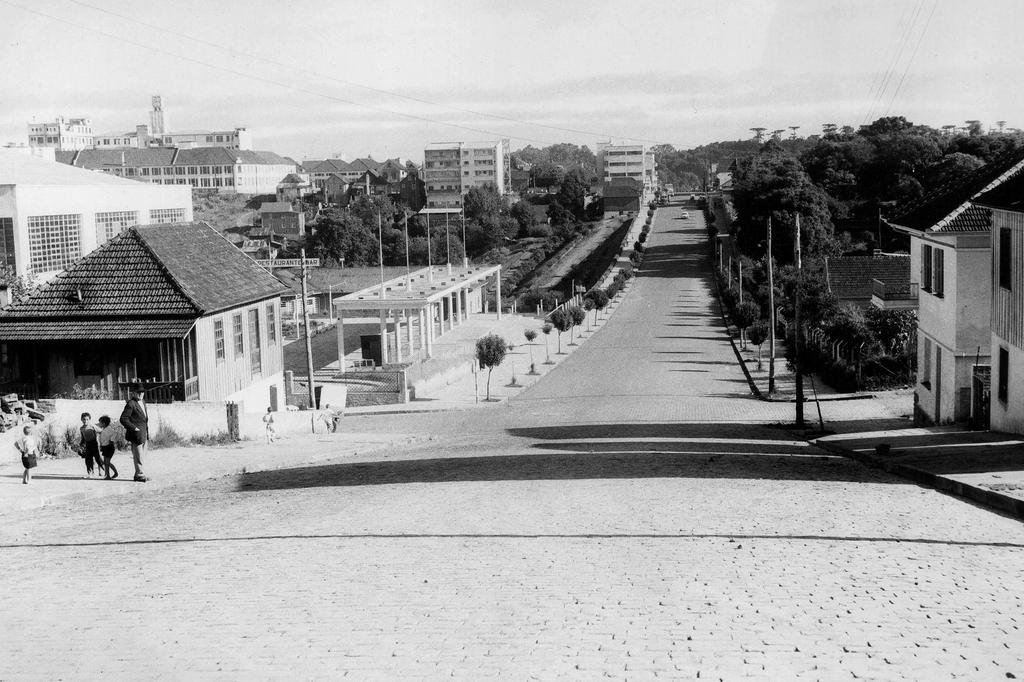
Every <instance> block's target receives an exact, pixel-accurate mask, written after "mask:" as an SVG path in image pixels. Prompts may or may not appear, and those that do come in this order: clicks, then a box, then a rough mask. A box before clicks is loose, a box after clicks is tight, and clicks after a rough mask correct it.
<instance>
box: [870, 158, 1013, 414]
mask: <svg viewBox="0 0 1024 682" xmlns="http://www.w3.org/2000/svg"><path fill="white" fill-rule="evenodd" d="M1022 169H1024V158H1022V155H1021V154H1016V155H1013V156H1010V157H1004V158H1002V159H995V160H993V161H991V162H989V163H988V164H986V165H985V166H983V167H982V168H980V169H978V170H976V171H974V172H972V173H970V174H968V175H966V176H964V177H960V178H957V179H955V180H954V181H952V182H949V183H946V184H945V185H943V186H941V187H938V188H936V189H935V190H933V191H932V192H930V193H929V194H927V195H926V196H924V197H923V198H922V199H921V200H920V201H918V202H917V203H915V204H913V205H911V206H909V207H907V209H906V210H904V211H903V212H902V213H901V214H900V215H897V216H896V217H894V218H891V219H889V220H888V221H887V222H888V223H889V224H890V225H892V227H893V228H894V229H895V230H896V231H898V232H902V233H904V234H906V235H908V236H909V237H910V258H911V266H910V277H911V282H912V283H913V284H915V285H916V286H917V289H918V290H919V292H920V293H919V295H918V320H917V382H916V385H915V389H914V392H915V417H916V418H918V419H921V420H923V421H925V422H931V423H937V424H945V423H950V422H966V421H968V420H972V419H973V420H974V421H984V415H982V414H977V412H979V411H981V410H980V409H979V408H978V405H979V404H980V403H979V402H978V401H980V400H981V396H980V395H976V391H975V390H974V388H975V377H976V376H986V377H987V375H988V372H989V365H990V362H991V357H990V355H989V352H990V348H991V346H992V336H991V334H992V332H991V329H990V321H991V316H992V307H991V300H992V285H991V281H990V278H989V277H988V276H987V274H988V272H989V270H990V269H991V260H992V244H991V236H990V233H991V231H992V221H991V216H990V211H988V210H986V209H983V208H980V207H978V206H975V205H974V204H973V203H972V200H973V199H974V198H975V197H977V196H978V195H979V194H981V193H982V192H986V191H988V190H991V189H993V188H996V187H998V186H999V185H1001V184H1002V183H1003V182H1005V181H1006V179H1007V178H1008V177H1010V176H1012V175H1013V174H1014V173H1017V172H1020V171H1021V170H1022ZM983 274H984V276H982V275H983ZM993 404H994V403H993Z"/></svg>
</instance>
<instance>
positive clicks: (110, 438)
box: [14, 386, 149, 484]
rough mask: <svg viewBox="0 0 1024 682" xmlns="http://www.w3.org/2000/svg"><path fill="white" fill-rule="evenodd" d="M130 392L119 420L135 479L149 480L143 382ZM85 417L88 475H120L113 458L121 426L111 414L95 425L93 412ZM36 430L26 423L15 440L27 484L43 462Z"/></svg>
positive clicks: (81, 449)
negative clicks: (144, 459)
mask: <svg viewBox="0 0 1024 682" xmlns="http://www.w3.org/2000/svg"><path fill="white" fill-rule="evenodd" d="M128 395H129V398H128V401H127V402H126V403H125V406H124V410H123V411H122V412H121V418H120V419H119V422H120V424H121V426H123V427H124V439H125V440H126V441H127V442H128V445H129V446H130V447H131V451H132V462H133V464H134V465H135V478H134V480H135V481H137V482H139V483H145V482H146V481H148V480H149V477H148V476H146V474H145V473H144V472H143V470H142V456H143V453H144V452H145V451H146V443H147V442H148V441H149V414H148V412H147V410H146V403H145V399H144V397H143V391H142V387H141V386H132V388H131V390H130V391H129V394H128ZM81 421H82V425H81V427H79V435H80V440H79V444H78V454H79V455H80V456H81V457H82V458H83V459H84V460H85V476H86V478H92V477H93V475H96V476H100V475H102V476H103V478H104V479H106V480H111V479H114V478H117V476H118V472H117V467H116V466H114V464H113V463H112V461H111V460H112V459H113V457H114V453H115V451H116V450H117V446H116V444H115V441H116V439H117V430H116V428H115V427H114V425H113V423H112V422H111V419H110V417H108V416H107V415H103V416H101V417H100V418H99V419H98V420H97V425H96V426H94V425H93V423H92V415H91V414H89V413H88V412H83V413H82V416H81ZM97 426H98V427H99V428H97ZM32 431H33V426H32V425H31V424H26V425H25V426H24V427H23V429H22V436H21V437H20V438H18V440H17V441H15V443H14V447H15V448H16V449H17V450H18V452H19V453H20V454H21V465H22V466H23V467H24V468H25V473H24V474H23V475H22V477H21V482H22V483H26V484H27V483H28V482H29V481H31V480H32V469H35V468H36V467H37V466H39V454H40V453H39V440H38V439H37V438H36V437H35V436H34V435H32Z"/></svg>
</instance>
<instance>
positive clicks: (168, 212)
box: [149, 208, 185, 225]
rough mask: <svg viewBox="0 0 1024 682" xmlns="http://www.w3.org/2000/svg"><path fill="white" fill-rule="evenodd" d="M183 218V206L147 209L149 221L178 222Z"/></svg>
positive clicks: (161, 222) (156, 222) (160, 222)
mask: <svg viewBox="0 0 1024 682" xmlns="http://www.w3.org/2000/svg"><path fill="white" fill-rule="evenodd" d="M184 220H185V209H183V208H151V209H149V222H150V223H153V224H154V225H156V224H164V223H180V222H184Z"/></svg>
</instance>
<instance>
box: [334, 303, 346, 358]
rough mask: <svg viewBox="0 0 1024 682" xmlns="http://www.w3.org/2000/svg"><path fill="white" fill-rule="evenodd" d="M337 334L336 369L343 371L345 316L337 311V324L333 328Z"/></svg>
mask: <svg viewBox="0 0 1024 682" xmlns="http://www.w3.org/2000/svg"><path fill="white" fill-rule="evenodd" d="M335 331H336V333H337V334H338V371H339V372H344V371H345V317H344V313H343V312H342V311H341V310H339V311H338V326H337V327H336V329H335Z"/></svg>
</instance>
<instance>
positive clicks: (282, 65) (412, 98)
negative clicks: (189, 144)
mask: <svg viewBox="0 0 1024 682" xmlns="http://www.w3.org/2000/svg"><path fill="white" fill-rule="evenodd" d="M68 2H71V3H73V4H75V5H79V6H81V7H86V8H88V9H91V10H95V11H97V12H102V13H104V14H107V15H110V16H113V17H117V18H118V19H122V20H124V21H128V22H131V23H133V24H138V25H139V26H145V27H146V28H150V29H153V30H156V31H161V32H163V33H166V34H168V35H172V36H175V37H177V38H182V39H185V40H191V41H193V42H195V43H198V44H200V45H206V46H208V47H213V48H215V49H218V50H223V51H225V52H228V53H230V54H233V55H235V56H238V57H245V58H247V59H255V60H257V61H262V62H265V63H267V64H273V65H274V66H277V67H280V68H284V69H288V70H290V71H297V72H299V73H305V74H308V75H310V76H315V77H317V78H320V79H324V80H329V81H334V82H335V83H339V84H341V85H346V86H350V87H356V88H362V89H364V90H368V91H370V92H375V93H378V94H381V95H388V96H390V97H396V98H399V99H405V100H409V101H411V102H417V103H419V104H427V105H430V106H435V107H439V108H442V109H450V110H451V111H457V112H459V113H463V114H471V115H473V116H481V117H485V118H493V119H497V120H500V121H508V122H510V123H518V124H520V125H527V126H532V127H536V128H547V129H548V130H557V131H560V132H566V133H575V134H578V135H587V136H590V137H598V138H617V139H620V140H632V141H635V142H649V143H652V144H658V142H657V141H656V140H648V139H645V138H640V137H624V136H622V135H609V134H606V133H597V132H594V131H590V130H581V129H578V128H567V127H564V126H556V125H551V124H548V123H538V122H536V121H528V120H526V119H520V118H515V117H512V116H503V115H501V114H491V113H487V112H483V111H477V110H475V109H467V108H464V107H458V106H454V105H451V104H441V103H439V102H434V101H431V100H428V99H424V98H422V97H416V96H414V95H406V94H404V93H401V92H395V91H393V90H385V89H383V88H377V87H374V86H372V85H366V84H364V83H357V82H355V81H350V80H346V79H343V78H337V77H335V76H330V75H327V74H324V73H320V72H318V71H314V70H312V69H307V68H304V67H301V66H295V65H294V64H287V63H285V62H281V61H277V60H275V59H271V58H269V57H263V56H260V55H258V54H255V53H252V52H244V51H241V50H236V49H234V48H232V47H227V46H224V45H220V44H218V43H215V42H213V41H211V40H204V39H203V38H197V37H195V36H190V35H188V34H186V33H179V32H178V31H174V30H171V29H169V28H165V27H163V26H158V25H156V24H150V23H148V22H145V21H140V20H138V19H135V18H133V17H129V16H126V15H124V14H119V13H118V12H113V11H111V10H108V9H105V8H103V7H96V6H95V5H91V4H89V3H87V2H82V1H81V0H68Z"/></svg>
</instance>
